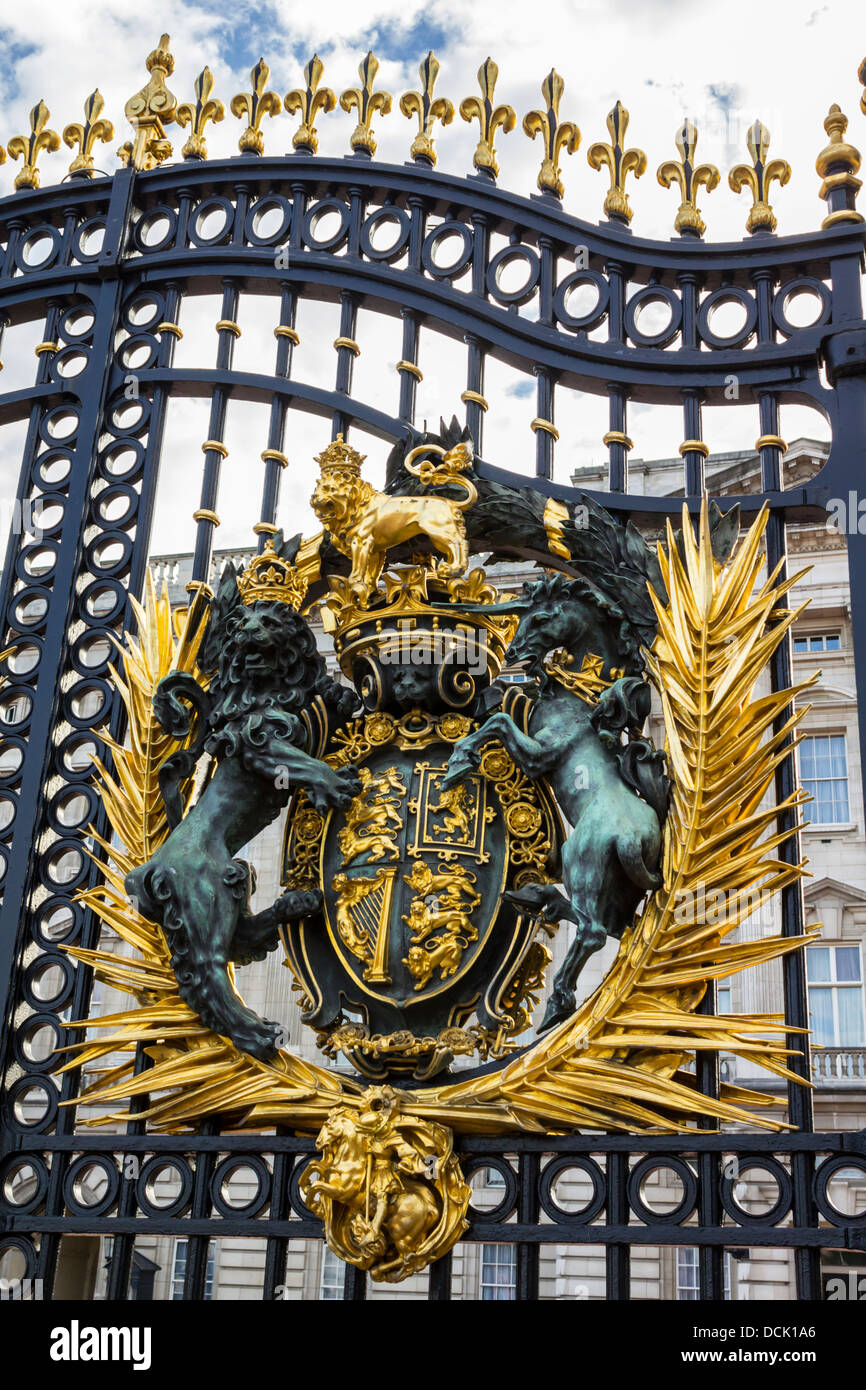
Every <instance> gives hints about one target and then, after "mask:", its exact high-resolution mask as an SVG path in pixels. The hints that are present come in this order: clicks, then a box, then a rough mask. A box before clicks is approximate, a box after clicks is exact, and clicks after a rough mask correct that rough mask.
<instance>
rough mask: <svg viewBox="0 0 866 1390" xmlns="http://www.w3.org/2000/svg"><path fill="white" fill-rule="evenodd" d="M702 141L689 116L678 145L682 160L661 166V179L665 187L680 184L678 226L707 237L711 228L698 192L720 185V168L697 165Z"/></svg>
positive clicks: (685, 230)
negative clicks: (705, 233)
mask: <svg viewBox="0 0 866 1390" xmlns="http://www.w3.org/2000/svg"><path fill="white" fill-rule="evenodd" d="M697 143H698V131H697V127H696V126H695V125H694V123H693V122H692V121H690V120H689V119H688V117H686V119H685V120H684V121H683V123H682V125H681V126H680V128H679V130H678V131H677V137H676V144H677V149H678V150H679V152H680V158H679V163H677V161H676V160H675V159H669V160H666V161H665V163H664V164H660V165H659V167H658V181H659V183H660V184H661V185H662V187H663V188H670V187H671V185H672V184H674V183H676V184H678V185H679V190H680V197H681V199H682V201H681V202H680V206H679V211H678V212H677V215H676V218H675V219H674V228H675V229H676V231H678V232H686V233H687V234H691V235H695V236H703V234H704V232H705V231H706V230H707V229H706V225H705V223H704V219H703V218H702V217H701V214H700V210H699V208H698V205H697V201H696V199H697V192H698V189H699V188H700V187H701V185H703V186H704V188H706V190H707V192H708V193H712V191H713V189H714V188H716V187H717V186H718V182H719V171H718V169H717V168H716V166H715V165H714V164H697V165H696V164H695V149H696V147H697Z"/></svg>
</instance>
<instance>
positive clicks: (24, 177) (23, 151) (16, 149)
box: [9, 100, 60, 189]
mask: <svg viewBox="0 0 866 1390" xmlns="http://www.w3.org/2000/svg"><path fill="white" fill-rule="evenodd" d="M50 117H51V112H50V111H49V110H48V107H47V106H46V105H45V102H44V101H41V100H40V101H38V102H37V103H36V105H35V106H34V107H33V110H32V111H31V112H30V134H29V135H13V136H12V139H11V140H10V141H9V153H10V155H11V156H12V158H13V159H22V160H23V161H24V163H23V164H22V166H21V168H20V169H19V170H18V173H17V174H16V175H15V187H16V189H19V188H38V187H39V170H38V168H37V167H36V161H37V160H38V158H39V155H40V154H41V153H42V151H43V150H46V151H48V153H49V154H50V153H53V152H54V150H59V149H60V136H59V135H58V134H57V131H56V130H49V129H48V121H49V119H50Z"/></svg>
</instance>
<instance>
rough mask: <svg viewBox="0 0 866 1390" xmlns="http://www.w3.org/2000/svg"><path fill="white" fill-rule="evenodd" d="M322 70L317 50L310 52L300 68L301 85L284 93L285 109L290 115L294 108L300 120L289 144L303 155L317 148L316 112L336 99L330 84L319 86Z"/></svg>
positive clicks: (331, 104) (334, 102)
mask: <svg viewBox="0 0 866 1390" xmlns="http://www.w3.org/2000/svg"><path fill="white" fill-rule="evenodd" d="M324 71H325V65H324V63H323V62H322V60H321V58H320V57H319V55H318V53H314V54H313V56H312V58H311V59H310V61H309V62H308V63H307V66H306V67H305V68H304V86H303V87H295V88H293V90H292V91H291V92H286V110H287V111H288V112H289V114H290V115H291V114H293V113H294V112H295V111H297V112H299V113H300V117H301V123H300V125H299V126H298V128H297V130H296V131H295V133H294V135H293V136H292V146H293V148H294V149H296V150H305V151H306V153H307V154H315V153H316V151H317V150H318V148H319V137H318V134H317V132H316V113H317V112H318V111H326V112H327V111H333V109H334V107H335V106H336V105H337V98H336V97H335V96H334V93H333V92H332V91H331V89H330V87H320V86H319V83H320V82H321V80H322V74H323V72H324Z"/></svg>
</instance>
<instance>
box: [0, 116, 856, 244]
mask: <svg viewBox="0 0 866 1390" xmlns="http://www.w3.org/2000/svg"><path fill="white" fill-rule="evenodd" d="M824 129H825V130H826V132H827V134H828V135H829V137H830V143H829V145H827V146H825V148H824V149H823V150H822V151H821V153H820V154H819V155H818V158H817V159H816V160H815V168H816V169H817V171H818V173H819V174H820V175H821V178H822V180H823V182H822V184H821V187H820V189H819V190H818V196H819V198H823V199H824V201H825V203H826V204H827V208H828V212H827V216H826V217H825V218H824V221H823V222H822V223H821V226H822V227H833V226H835V225H836V223H837V222H862V221H863V215H862V213H859V212H858V211H857V208H856V206H855V204H856V201H857V194H858V193H859V192H860V187H861V181H860V179H858V178H857V170H858V169H859V168H860V151H859V150H858V149H857V148H856V146H855V145H850V144H849V143H848V141H847V140H846V139H845V131H846V130H847V129H848V117H847V116H846V115H845V113H844V112H843V111H842V110H841V109H840V107H838V106H837V105H836V103H835V102H834V103H833V105H832V106H831V107H830V110H829V111H828V112H827V115H826V116H825V117H824ZM9 153H10V154H11V153H12V144H11V142H10V145H9Z"/></svg>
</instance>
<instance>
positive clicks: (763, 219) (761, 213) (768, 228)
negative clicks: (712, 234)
mask: <svg viewBox="0 0 866 1390" xmlns="http://www.w3.org/2000/svg"><path fill="white" fill-rule="evenodd" d="M746 147H747V149H748V151H749V154H750V156H751V159H752V163H751V165H749V164H736V165H735V166H734V168H733V169H732V170H731V171H730V173H729V174H728V183H729V185H730V187H731V188H732V189H733V191H734V192H735V193H741V192H742V190H743V189H744V188H748V190H749V192H750V193H751V195H752V206H751V208H750V209H749V215H748V217H747V218H746V231H748V232H774V231H775V230H776V225H777V223H776V214H775V213H774V212H773V209H772V207H771V206H770V200H769V194H770V184H771V183H772V182H773V180H774V179H775V180H777V181H778V183H779V184H780V185H781V186H783V187H784V185H785V184H786V183H787V182H788V180H789V178H790V177H791V166H790V164H788V163H787V162H786V161H785V160H784V159H770V160H768V159H767V155H768V153H769V149H770V132H769V131H768V129H767V127H766V126H765V125H764V124H763V122H761V121H754V122H753V123H752V125H750V126H749V129H748V132H747V134H746Z"/></svg>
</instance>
